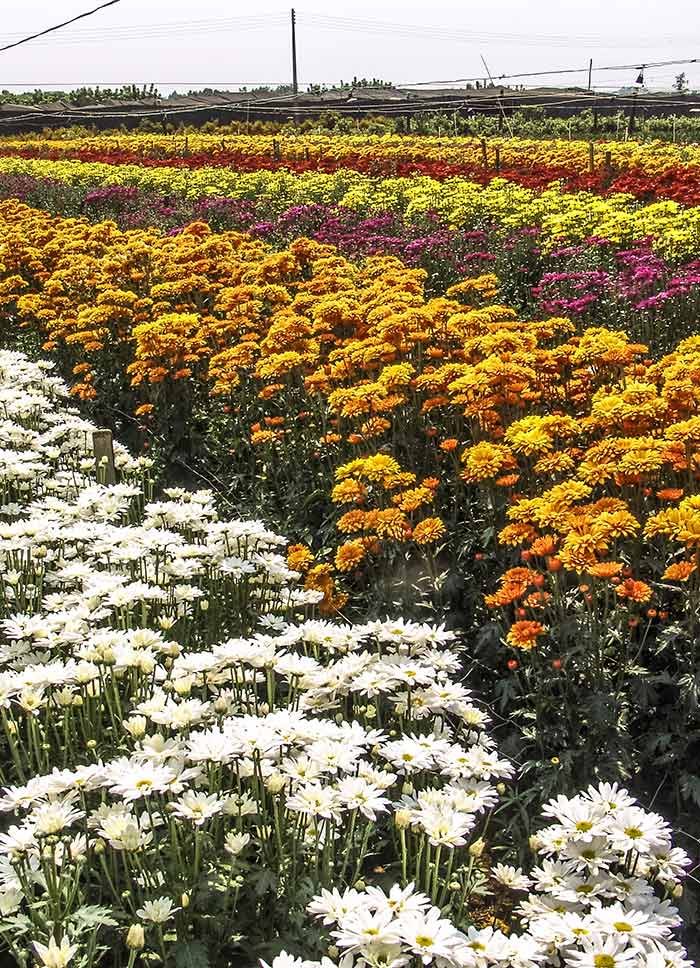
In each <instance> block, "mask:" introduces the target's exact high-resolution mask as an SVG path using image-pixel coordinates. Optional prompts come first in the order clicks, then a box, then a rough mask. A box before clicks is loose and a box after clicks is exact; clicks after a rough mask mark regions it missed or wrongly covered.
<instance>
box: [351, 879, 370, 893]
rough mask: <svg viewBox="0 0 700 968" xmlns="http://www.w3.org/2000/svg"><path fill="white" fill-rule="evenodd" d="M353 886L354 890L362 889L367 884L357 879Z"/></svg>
mask: <svg viewBox="0 0 700 968" xmlns="http://www.w3.org/2000/svg"><path fill="white" fill-rule="evenodd" d="M353 887H354V888H355V890H356V891H364V889H365V888H366V887H367V885H366V884H365V882H364V881H363V880H359V881H355V883H354V884H353Z"/></svg>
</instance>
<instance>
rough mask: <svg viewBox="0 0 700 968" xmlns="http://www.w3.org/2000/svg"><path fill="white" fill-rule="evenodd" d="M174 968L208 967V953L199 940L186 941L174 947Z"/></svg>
mask: <svg viewBox="0 0 700 968" xmlns="http://www.w3.org/2000/svg"><path fill="white" fill-rule="evenodd" d="M175 968H209V953H208V951H207V948H206V946H205V945H204V944H203V943H202V942H201V941H187V942H186V943H185V944H179V945H178V946H177V948H176V949H175Z"/></svg>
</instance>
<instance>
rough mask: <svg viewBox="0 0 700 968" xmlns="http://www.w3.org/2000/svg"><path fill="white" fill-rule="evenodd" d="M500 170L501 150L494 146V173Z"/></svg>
mask: <svg viewBox="0 0 700 968" xmlns="http://www.w3.org/2000/svg"><path fill="white" fill-rule="evenodd" d="M500 170H501V149H500V147H499V146H498V145H496V171H500Z"/></svg>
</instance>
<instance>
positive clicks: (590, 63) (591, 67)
mask: <svg viewBox="0 0 700 968" xmlns="http://www.w3.org/2000/svg"><path fill="white" fill-rule="evenodd" d="M592 74H593V58H592V57H591V59H590V60H589V61H588V90H589V91H590V89H591V75H592Z"/></svg>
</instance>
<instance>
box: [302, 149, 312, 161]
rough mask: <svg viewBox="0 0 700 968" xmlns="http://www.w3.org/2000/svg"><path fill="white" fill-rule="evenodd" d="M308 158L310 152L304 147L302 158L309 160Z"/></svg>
mask: <svg viewBox="0 0 700 968" xmlns="http://www.w3.org/2000/svg"><path fill="white" fill-rule="evenodd" d="M310 158H311V152H310V151H309V149H308V148H304V160H305V161H309V159H310Z"/></svg>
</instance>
